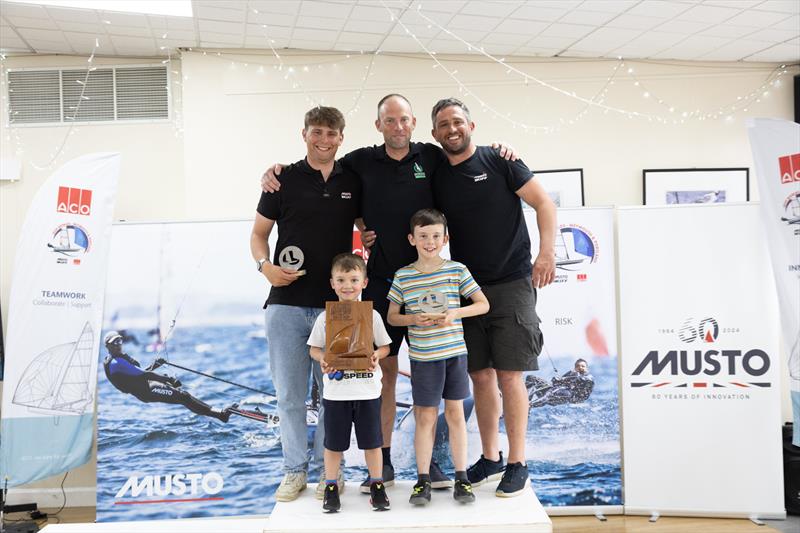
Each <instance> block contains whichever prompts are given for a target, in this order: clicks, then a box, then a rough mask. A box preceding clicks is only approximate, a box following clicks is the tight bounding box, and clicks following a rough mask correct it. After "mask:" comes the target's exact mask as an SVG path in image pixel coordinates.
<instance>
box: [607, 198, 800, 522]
mask: <svg viewBox="0 0 800 533" xmlns="http://www.w3.org/2000/svg"><path fill="white" fill-rule="evenodd" d="M617 224H618V226H617V227H618V234H617V238H618V240H619V280H620V281H619V284H620V304H619V305H620V320H621V329H620V332H621V348H620V349H621V354H622V358H621V373H622V376H621V377H622V379H621V387H622V405H623V410H622V417H623V418H622V422H623V424H622V426H623V442H624V454H625V455H624V463H625V512H626V513H630V514H650V513H653V512H657V513H660V514H674V515H692V516H731V517H751V516H757V517H761V518H781V517H783V516H785V514H784V508H783V479H782V478H783V476H782V471H783V469H782V463H781V434H780V431H781V414H780V368H779V357H778V335H779V328H778V324H779V322H778V306H777V301H776V298H775V286H774V281H773V277H772V276H771V275H770V270H769V260H768V255H767V247H766V242H765V238H764V232H763V226H762V225H761V224H760V219H759V208H758V206H757V205H753V204H720V205H704V206H669V207H644V208H642V207H636V208H622V209H619V210H618V216H617Z"/></svg>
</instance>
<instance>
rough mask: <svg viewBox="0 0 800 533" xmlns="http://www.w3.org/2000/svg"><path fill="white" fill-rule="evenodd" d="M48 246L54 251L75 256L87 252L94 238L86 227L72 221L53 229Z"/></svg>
mask: <svg viewBox="0 0 800 533" xmlns="http://www.w3.org/2000/svg"><path fill="white" fill-rule="evenodd" d="M47 247H48V248H50V250H51V251H53V252H54V253H57V254H61V255H66V256H70V257H74V256H76V255H80V254H85V253H87V252H88V251H89V249H90V248H91V247H92V239H91V237H89V232H88V231H86V228H84V227H83V226H80V225H78V224H75V223H71V222H70V223H67V224H61V225H60V226H58V227H57V228H56V229H55V230H53V235H52V236H51V237H50V242H48V243H47Z"/></svg>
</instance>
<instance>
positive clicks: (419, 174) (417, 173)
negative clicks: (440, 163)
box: [414, 163, 428, 180]
mask: <svg viewBox="0 0 800 533" xmlns="http://www.w3.org/2000/svg"><path fill="white" fill-rule="evenodd" d="M427 177H428V176H426V175H425V171H424V170H423V169H422V166H421V165H420V164H419V163H414V178H416V179H418V180H424V179H425V178H427Z"/></svg>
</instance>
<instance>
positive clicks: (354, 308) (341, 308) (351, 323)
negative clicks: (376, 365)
mask: <svg viewBox="0 0 800 533" xmlns="http://www.w3.org/2000/svg"><path fill="white" fill-rule="evenodd" d="M374 351H375V350H374V348H373V339H372V302H326V303H325V363H326V364H328V365H330V366H331V367H333V368H335V369H337V370H365V369H367V368H369V367H370V362H369V360H370V357H372V353H373V352H374Z"/></svg>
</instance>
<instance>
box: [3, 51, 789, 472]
mask: <svg viewBox="0 0 800 533" xmlns="http://www.w3.org/2000/svg"><path fill="white" fill-rule="evenodd" d="M221 52H222V55H221V56H217V55H216V52H215V51H213V52H212V51H209V52H207V53H206V54H205V55H204V54H203V53H202V52H197V51H195V52H187V53H185V54H184V55H183V57H182V59H181V61H180V62H179V61H173V62H172V64H171V65H170V67H171V68H170V70H171V71H177V72H178V73H179V74H177V75H176V74H173V76H174V79H173V83H171V88H172V90H173V104H174V105H175V108H176V109H177V110H179V111H182V112H183V127H184V131H183V135H182V137H180V136H179V135H178V136H176V134H178V133H179V132H178V131H177V130H176V127H175V124H174V123H172V122H166V123H145V124H137V125H123V124H108V125H84V126H79V127H78V128H77V129H76V132H75V134H74V135H72V136H70V138H69V140H68V142H67V144H66V146H65V149H64V150H63V153H62V154H61V155H60V156H59V158H58V160H57V161H56V167H57V166H58V165H59V164H62V163H63V162H65V161H68V160H69V159H71V158H73V157H76V156H78V155H80V154H84V153H87V152H93V151H107V150H115V151H120V152H121V153H122V155H123V167H122V175H121V179H120V188H119V195H118V200H117V208H116V212H115V218H117V219H126V220H158V219H170V220H180V219H219V218H242V217H244V218H249V217H251V216H252V215H253V211H254V208H255V205H256V202H257V201H258V195H259V186H258V178H259V177H260V175H261V173H262V172H263V170H264V168H265V167H266V165H267V164H268V163H270V162H276V161H280V162H291V161H295V160H297V159H300V158H301V157H302V156H303V155H304V145H303V143H302V141H301V138H300V129H301V128H302V118H303V113H304V112H305V111H306V110H308V109H309V108H310V107H312V105H313V103H312V102H316V101H321V102H322V103H324V104H325V105H333V106H336V107H339V108H340V109H341V110H342V111H344V112H347V111H350V110H351V108H352V107H353V104H354V96H356V97H358V96H359V94H360V96H361V98H360V99H358V107H357V109H354V110H352V112H350V113H347V121H348V126H347V127H346V129H345V144H344V146H343V149H342V152H341V153H344V152H345V151H347V150H350V149H353V148H357V147H359V146H362V145H366V144H380V143H381V142H382V139H381V137H380V136H379V134H378V133H377V132H376V131H375V129H374V126H373V121H374V119H375V104H376V103H377V101H378V99H380V98H381V97H382V96H384V95H385V94H387V93H389V92H400V93H402V94H404V95H405V96H407V97H408V98H409V99H410V100H411V102H412V103H413V104H414V105H415V111H416V113H417V115H418V124H417V130H416V134H415V136H414V139H415V140H417V141H425V142H428V141H431V142H432V138H431V136H430V128H431V122H430V116H429V113H430V108H431V107H432V105H433V104H434V103H435V101H436V100H437V99H439V98H442V97H446V96H456V97H459V96H460V94H459V89H458V86H457V85H456V84H455V82H454V81H453V80H452V79H451V78H449V77H448V76H447V75H446V74H445V73H444V72H443V69H442V68H435V69H434V68H432V64H433V63H432V61H431V59H430V58H428V57H425V56H418V55H402V56H400V55H398V56H392V55H383V54H382V55H379V56H377V58H376V59H375V61H374V63H373V64H372V67H371V69H370V70H369V71H370V72H371V73H372V75H371V76H369V77H368V79H367V80H366V83H365V85H364V86H363V94H362V91H361V88H362V80H363V77H364V73H365V72H367V67H368V66H369V64H370V59H371V57H370V56H363V55H358V54H354V55H352V56H351V57H349V58H348V57H346V56H345V55H337V54H325V53H318V54H308V53H307V54H292V53H288V52H284V51H281V54H282V58H283V61H284V62H285V63H286V65H285V66H284V68H283V69H282V70H280V71H278V70H276V69H274V68H273V67H274V66H276V65H277V64H278V62H277V60H276V59H275V58H274V56H273V55H272V53H271V52H269V51H266V52H254V51H249V52H240V53H238V54H231V53H230V52H229V51H228V52H225V51H221ZM440 60H442V61H443V63H445V64H446V65H447V66H448V67H450V68H451V69H453V68H455V69H457V71H458V72H457V74H456V77H458V78H459V79H460V80H462V82H464V83H465V84H466V86H467V87H469V89H470V90H472V91H473V92H475V93H476V94H477V95H479V96H480V98H482V99H483V100H484V101H485V102H486V103H487V104H489V105H490V106H492V107H494V108H495V109H496V110H497V111H498V112H499V113H500V115H506V114H508V115H510V117H511V118H513V119H514V120H516V121H517V122H519V123H525V124H528V125H539V126H558V125H559V124H560V119H562V118H563V119H565V122H567V124H566V125H565V127H564V128H563V129H561V130H560V131H558V132H557V133H552V134H541V133H540V134H536V135H534V134H533V133H532V132H531V131H530V130H528V131H525V130H523V128H521V127H516V128H515V127H512V126H511V125H510V124H509V123H508V122H507V121H505V120H504V119H503V118H501V117H498V116H495V114H493V113H492V112H490V111H489V110H488V109H487V110H484V109H483V108H482V106H481V104H480V103H478V102H477V101H476V100H475V98H473V97H470V96H464V97H463V99H464V101H465V102H466V103H467V105H468V106H470V108H471V109H472V115H473V119H474V120H475V122H476V124H477V130H476V133H475V138H476V139H477V141H478V143H480V144H485V143H489V142H491V141H493V140H503V141H505V142H508V143H510V144H511V145H513V146H514V147H515V148H516V150H517V151H518V152H519V153H520V154H521V155H522V157H523V159H524V160H525V162H526V163H528V165H529V166H530V167H532V168H534V169H543V170H544V169H555V168H575V167H582V168H583V169H584V179H585V194H586V201H587V205H638V204H641V199H642V172H641V171H642V169H643V168H684V167H731V166H743V167H750V168H751V170H752V169H753V163H752V156H751V152H750V146H749V142H748V139H747V134H746V130H745V127H744V119H745V118H746V117H755V116H759V117H777V118H784V119H788V120H791V119H792V116H793V112H792V89H791V81H792V80H791V76H792V75H794V74H796V73H797V72H798V69H797V68H796V67H795V68H793V69H790V71H789V73H788V74H787V75H785V76H784V77H783V79H782V81H783V83H782V86H780V87H771V86H770V87H769V95H768V96H767V97H764V98H762V101H761V102H760V103H757V104H753V105H751V106H750V108H749V111H748V112H746V113H744V112H740V113H736V114H734V116H733V120H730V121H725V120H705V121H688V122H686V123H684V124H677V125H674V124H671V123H670V124H666V125H665V124H661V123H658V122H651V121H648V120H646V119H642V118H627V117H625V116H622V115H618V114H615V113H608V114H604V113H603V112H602V111H601V110H596V109H590V110H589V111H588V113H586V114H585V116H584V117H583V119H582V120H580V121H578V123H577V124H575V125H572V126H570V125H569V124H568V122H569V120H570V119H572V118H573V117H575V116H576V115H578V114H579V113H580V112H581V111H582V110H583V108H584V104H583V103H581V102H578V101H576V100H575V99H573V98H570V97H567V96H564V95H562V94H559V93H557V92H554V91H553V90H551V89H548V88H545V87H541V86H539V85H538V84H536V83H535V82H533V81H531V82H529V84H528V85H526V84H525V83H524V82H523V81H522V80H521V78H520V77H519V76H514V75H512V74H507V73H506V68H505V67H503V66H500V65H497V64H494V63H491V62H487V61H484V60H481V59H479V58H476V57H458V56H442V57H441V58H440ZM85 61H86V60H85V58H64V57H20V58H8V59H6V60H5V62H4V66H5V67H6V68H22V67H45V66H66V65H68V66H85V65H86V63H85ZM95 61H96V63H100V62H105V63H109V64H122V63H125V64H128V63H131V62H132V61H130V60H128V59H124V60H123V59H106V60H95ZM141 62H145V63H151V62H153V60H142V61H141ZM508 63H510V64H513V65H514V66H516V67H518V68H519V69H520V70H522V71H524V72H526V73H528V74H530V75H532V76H535V77H537V78H540V79H542V80H546V81H547V82H548V83H551V84H553V85H556V86H558V87H560V88H562V89H564V90H566V91H568V92H572V91H574V92H575V93H576V94H578V95H581V96H584V97H587V98H591V97H592V96H594V95H595V94H596V93H597V92H599V91H600V90H601V89H602V88H603V86H604V85H605V83H606V82H607V81H608V78H609V76H611V74H612V72H613V70H614V67H615V65H616V62H614V61H597V60H578V59H571V60H570V59H563V60H537V59H509V61H508ZM288 66H293V67H294V72H293V73H289V72H288ZM629 67H633V68H634V73H635V75H636V76H637V78H638V79H639V80H640V81H641V83H642V84H643V86H646V87H647V89H648V90H649V91H650V93H651V97H650V98H644V97H643V95H642V92H643V89H642V85H640V86H639V87H636V86H634V85H633V79H632V78H631V77H630V76H629V74H628V73H627V69H628V68H629ZM775 67H776V65H774V64H738V63H736V64H734V63H678V62H668V63H667V62H665V63H664V64H654V63H650V62H626V65H625V67H623V68H620V69H619V70H618V72H617V76H616V78H615V80H614V84H613V85H610V86H609V90H608V94H607V97H606V99H605V103H606V104H607V105H610V106H614V107H619V108H623V109H626V110H629V111H637V112H640V113H653V114H656V115H658V116H662V117H673V116H675V115H674V114H670V113H669V111H668V108H669V106H670V105H671V106H674V107H676V108H678V109H689V110H693V109H697V108H699V109H701V110H703V111H711V110H713V109H716V108H717V107H719V106H722V105H726V104H730V103H735V102H736V101H737V97H739V96H745V95H747V94H749V93H750V92H751V91H753V90H755V89H758V88H759V87H760V85H761V84H762V83H763V81H764V79H765V78H766V77H767V75H768V74H769V72H770V71H771V70H772V69H774V68H775ZM306 68H307V70H308V71H306ZM287 74H288V77H286V76H287ZM179 83H180V84H179ZM3 92H4V91H3ZM181 93H182V100H181ZM4 96H5V95H4ZM309 96H311V98H310V99H309V98H308V97H309ZM658 99H661V100H663V101H664V102H665V104H664V105H659V104H658ZM3 107H4V106H3ZM6 119H7V117H6V116H5V114H3V116H2V117H0V127H1V128H2V137H0V150H1V151H2V154H3V156H7V155H8V154H12V153H13V152H14V151H15V150H16V149H17V148H22V149H23V150H24V153H23V155H22V159H23V179H22V181H20V182H17V183H7V182H3V183H0V228H1V229H0V252H1V254H2V257H0V301H1V302H2V305H3V307H2V311H3V317H4V320H5V318H6V317H7V313H8V308H7V301H8V294H9V284H10V279H11V267H12V264H13V258H14V250H15V247H16V241H17V239H18V234H19V228H20V226H21V224H22V221H23V218H24V216H25V212H26V210H27V208H28V205H29V204H30V200H31V198H32V196H33V194H34V192H35V191H36V190H37V188H38V186H39V185H40V184H41V183H42V181H43V180H44V179H45V178H46V177H47V176H48V175H49V174H50V173H51V172H52V170H50V171H39V170H35V169H34V168H33V167H32V166H31V162H34V163H37V164H42V162H45V161H47V160H48V159H49V154H50V153H51V152H52V151H53V149H54V147H55V146H56V145H57V144H58V143H60V142H61V140H62V138H63V135H64V134H65V132H66V128H65V127H26V128H19V129H18V130H16V133H18V135H19V139H20V142H17V140H16V138H17V135H16V133H14V130H9V129H8V128H7V124H6ZM7 137H8V138H7ZM54 168H55V167H54ZM755 187H756V186H755V176H754V175H753V172H751V198H753V199H757V191H756V190H755ZM784 366H785V365H784ZM786 390H787V387H785V386H784V391H786ZM786 397H787V398H788V395H787V396H786ZM790 418H791V416H790V411H789V403H788V399H786V400H785V406H784V419H786V420H790ZM93 475H94V469H93V464H90V465H89V466H87V467H83V468H81V469H78V470H77V471H76V472H75V473H74V474H71V475H70V479H69V480H68V486H70V483H72V485H71V486H88V485H92V484H93V483H94V479H93ZM59 482H60V477H58V478H57V480H56V481H54V480H53V479H51V480H47V481H44V482H41V483H40V484H37V485H36V486H37V487H38V486H46V487H54V486H55V487H57V486H58V483H59Z"/></svg>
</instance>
